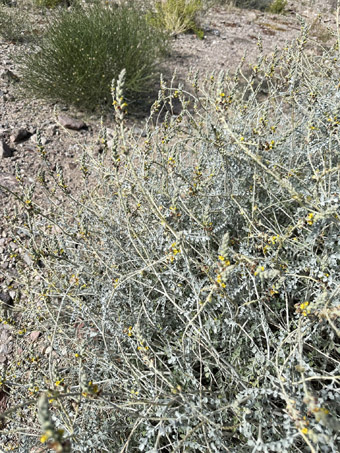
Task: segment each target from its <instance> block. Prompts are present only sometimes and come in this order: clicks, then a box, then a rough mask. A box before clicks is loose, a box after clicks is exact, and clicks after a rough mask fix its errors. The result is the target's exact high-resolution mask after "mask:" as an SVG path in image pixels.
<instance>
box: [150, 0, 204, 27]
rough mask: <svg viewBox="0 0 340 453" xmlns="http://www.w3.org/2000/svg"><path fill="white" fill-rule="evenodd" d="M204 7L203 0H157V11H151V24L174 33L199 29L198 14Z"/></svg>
mask: <svg viewBox="0 0 340 453" xmlns="http://www.w3.org/2000/svg"><path fill="white" fill-rule="evenodd" d="M202 9H203V4H202V1H201V0H161V1H156V3H155V11H154V12H149V14H148V18H149V21H150V23H151V24H153V25H154V26H155V27H156V28H159V29H161V30H166V31H168V32H170V33H172V34H180V33H184V32H186V31H190V30H193V31H196V30H198V25H197V15H198V13H199V12H200V11H202Z"/></svg>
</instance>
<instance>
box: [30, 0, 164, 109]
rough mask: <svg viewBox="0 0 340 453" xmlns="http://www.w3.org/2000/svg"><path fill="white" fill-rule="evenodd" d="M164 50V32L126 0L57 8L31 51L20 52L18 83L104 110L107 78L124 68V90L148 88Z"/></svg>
mask: <svg viewBox="0 0 340 453" xmlns="http://www.w3.org/2000/svg"><path fill="white" fill-rule="evenodd" d="M165 49H166V38H165V35H164V33H163V32H162V31H158V30H155V29H153V28H152V27H151V26H150V24H149V23H148V22H147V20H146V18H145V15H144V13H141V11H140V10H139V9H138V8H137V7H135V6H134V5H133V4H132V3H131V2H126V3H122V5H120V6H112V5H106V4H104V5H102V4H100V3H98V2H97V3H95V4H94V5H90V6H89V5H88V6H86V5H85V6H84V7H81V6H78V7H73V8H72V9H71V10H70V11H69V10H65V9H62V10H59V11H58V12H57V13H56V14H54V15H53V21H52V23H51V25H50V27H49V28H48V30H47V32H46V34H45V35H44V36H43V38H42V39H41V40H40V41H39V43H38V46H37V47H36V48H35V51H34V52H25V54H24V55H23V56H22V60H21V72H22V80H23V82H22V86H23V88H24V89H25V91H26V93H27V94H28V95H30V96H34V97H37V98H43V99H49V100H53V101H61V102H64V103H68V104H72V105H75V106H77V107H80V108H84V109H95V108H109V107H110V105H111V102H112V100H111V95H110V87H111V81H112V79H113V78H114V77H117V75H118V74H119V72H120V71H121V70H122V69H123V68H125V69H126V90H127V92H128V94H129V95H133V96H136V93H141V92H143V93H144V92H147V91H148V90H149V89H150V86H151V87H152V86H153V83H154V81H155V75H156V74H157V72H158V71H159V63H160V59H161V57H162V55H163V54H164V51H165Z"/></svg>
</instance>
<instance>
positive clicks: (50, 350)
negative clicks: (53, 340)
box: [44, 346, 52, 355]
mask: <svg viewBox="0 0 340 453" xmlns="http://www.w3.org/2000/svg"><path fill="white" fill-rule="evenodd" d="M51 352H52V346H47V348H46V349H45V352H44V354H45V355H48V354H50V353H51Z"/></svg>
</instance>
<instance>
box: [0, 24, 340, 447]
mask: <svg viewBox="0 0 340 453" xmlns="http://www.w3.org/2000/svg"><path fill="white" fill-rule="evenodd" d="M306 42H307V38H306V30H305V28H303V32H302V35H301V36H300V37H299V39H297V40H296V41H295V42H294V43H292V44H291V45H289V46H287V47H286V48H285V49H284V50H283V51H282V53H280V52H275V53H274V55H273V56H272V57H270V58H269V57H265V56H264V55H262V54H260V57H259V60H258V62H257V63H256V64H254V65H253V66H252V72H251V74H250V75H249V76H246V75H245V73H243V71H242V64H241V65H240V67H239V68H238V70H237V71H236V73H235V74H228V73H219V74H214V75H212V76H209V77H202V76H200V75H199V74H197V73H192V74H191V76H190V77H191V83H192V87H193V94H192V95H189V94H187V93H186V92H185V91H184V89H183V87H181V86H180V87H178V88H177V89H175V88H171V86H170V87H167V86H165V84H164V83H163V82H162V84H161V90H160V92H159V98H158V100H157V101H156V102H155V103H154V105H153V108H152V114H151V118H150V120H149V121H148V122H147V124H146V128H145V131H146V137H144V138H142V137H139V138H138V139H136V138H134V136H133V135H132V134H131V133H130V132H129V130H127V129H126V128H125V126H124V119H123V115H122V114H121V111H120V110H119V108H118V107H119V105H118V104H119V99H120V98H121V96H120V90H121V82H122V79H121V81H120V82H119V83H118V85H120V86H118V87H117V86H114V87H115V88H116V90H115V91H114V94H115V96H117V93H118V94H119V98H118V99H116V106H117V109H116V110H117V113H119V114H120V116H119V118H118V123H117V125H116V135H115V137H114V138H113V140H111V141H110V142H109V144H108V143H107V138H106V132H105V130H103V131H102V134H101V137H100V138H101V141H102V144H103V148H104V151H103V153H102V154H101V155H99V156H98V155H96V156H95V155H94V154H93V153H92V151H91V147H84V153H83V157H82V159H81V160H80V162H79V166H80V169H81V170H82V172H83V175H84V185H83V191H82V192H80V193H72V192H71V191H70V190H69V188H68V187H67V182H65V180H64V178H63V173H62V169H61V168H57V171H56V172H53V170H51V167H52V164H50V162H49V157H48V152H47V150H45V149H44V148H43V147H42V146H39V151H40V153H41V155H42V159H43V164H44V165H43V167H42V171H41V173H40V174H39V175H38V177H37V181H36V184H34V185H33V186H31V187H30V188H29V190H26V189H25V191H24V193H23V194H20V193H18V194H17V197H18V198H19V199H20V200H21V202H22V203H21V205H22V209H20V211H19V212H18V214H17V217H16V218H15V222H14V224H13V227H12V229H13V231H14V232H15V233H16V234H17V237H21V238H22V257H21V256H18V257H16V260H17V266H18V269H19V276H18V281H19V282H20V288H21V296H20V297H19V296H18V300H17V301H16V304H15V310H17V311H18V312H19V313H20V318H19V317H18V324H17V325H16V329H19V328H20V329H21V331H20V333H17V338H18V344H19V345H20V344H21V345H25V344H29V343H25V336H29V334H30V332H31V331H33V330H35V331H39V332H41V335H42V338H44V339H45V344H46V343H47V345H48V346H49V349H48V350H47V352H44V353H42V354H41V355H40V357H38V358H37V359H36V361H35V362H34V363H33V364H32V359H30V350H29V348H28V347H26V349H25V348H24V347H23V352H22V356H21V365H20V366H19V365H18V364H17V363H16V360H15V359H13V361H12V363H11V364H10V366H9V367H8V380H9V381H10V382H11V384H10V385H11V386H12V388H13V392H11V399H12V406H11V407H12V411H11V412H10V413H9V414H8V419H6V422H7V425H6V427H7V430H8V432H11V433H14V432H16V431H18V432H20V439H19V440H18V442H20V446H19V447H18V448H19V450H18V451H29V449H30V448H31V447H32V446H33V445H35V444H36V443H38V442H39V440H38V437H39V436H40V435H42V436H43V437H42V439H41V440H42V441H44V442H46V444H45V445H47V446H48V445H52V442H54V445H59V446H63V448H64V450H63V451H67V448H69V446H70V445H72V448H73V449H74V451H77V452H85V451H110V452H113V451H114V452H122V453H123V452H137V451H141V452H156V451H157V452H195V453H197V452H207V451H210V452H216V453H220V452H222V451H228V452H235V453H236V452H241V451H242V452H255V451H257V452H268V453H269V452H275V451H277V452H307V451H308V452H309V451H315V452H316V451H320V452H321V451H322V452H334V453H335V452H337V451H339V447H340V442H339V434H338V433H339V416H340V413H339V407H340V396H339V384H340V382H339V374H340V373H339V371H340V369H339V351H340V342H339V333H340V326H339V279H340V266H339V264H340V263H339V261H340V243H339V237H340V219H339V205H340V201H339V200H340V189H339V178H340V161H339V158H340V148H339V137H338V129H339V121H340V116H339V99H340V91H339V66H338V62H337V59H338V49H337V48H334V49H332V50H331V51H329V52H328V53H324V54H323V55H322V56H318V57H316V56H315V57H313V56H311V55H310V52H306V51H305V46H306ZM259 48H260V49H261V43H259ZM264 87H265V88H266V91H267V92H268V94H267V95H266V96H263V95H262V94H261V92H262V91H263V88H264ZM175 101H176V102H178V101H179V102H180V103H181V106H182V111H181V113H180V114H177V115H174V114H172V105H173V103H174V102H175ZM164 107H167V109H168V113H167V114H166V115H165V117H164V115H163V120H162V121H157V118H161V117H162V115H161V113H162V109H163V108H164ZM19 179H20V178H19ZM38 189H39V191H41V190H44V191H45V199H46V200H47V201H46V203H38V201H37V199H36V197H35V191H36V190H38ZM27 261H29V262H30V267H29V268H28V266H27V264H26V263H27ZM24 328H26V329H27V331H26V333H23V332H24V330H23V329H24ZM13 335H15V334H14V333H13ZM20 335H21V336H20ZM26 341H28V340H26ZM29 360H30V361H29ZM27 369H32V372H31V373H30V374H29V379H26V380H25V381H24V380H23V376H25V373H26V372H27ZM30 392H31V393H30ZM32 394H33V396H32ZM38 397H39V398H40V400H39V404H38V405H34V404H33V403H32V400H33V401H34V400H35V399H38ZM25 402H30V403H29V405H28V404H27V405H26V406H25V405H24V406H20V408H18V409H17V410H13V408H15V404H17V405H20V404H23V403H25ZM23 408H24V409H23ZM38 415H39V417H38ZM23 420H28V422H27V423H29V426H30V429H29V433H28V434H27V435H25V431H24V429H23V428H22V424H23V423H24V422H23ZM33 427H34V430H33ZM58 430H59V431H58ZM60 430H62V431H60ZM32 432H33V433H34V434H35V435H36V437H34V436H32V435H31V433H32ZM12 436H13V434H12ZM2 439H3V440H4V439H6V434H5V433H4V432H3V433H2ZM60 448H61V447H60Z"/></svg>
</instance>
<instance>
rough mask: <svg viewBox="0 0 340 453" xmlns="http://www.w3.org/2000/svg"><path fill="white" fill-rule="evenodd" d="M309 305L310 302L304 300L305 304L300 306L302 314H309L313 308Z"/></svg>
mask: <svg viewBox="0 0 340 453" xmlns="http://www.w3.org/2000/svg"><path fill="white" fill-rule="evenodd" d="M308 306H309V302H304V303H303V304H300V307H299V308H300V310H301V313H302V316H307V315H309V313H310V312H311V309H310V308H309V307H308Z"/></svg>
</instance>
